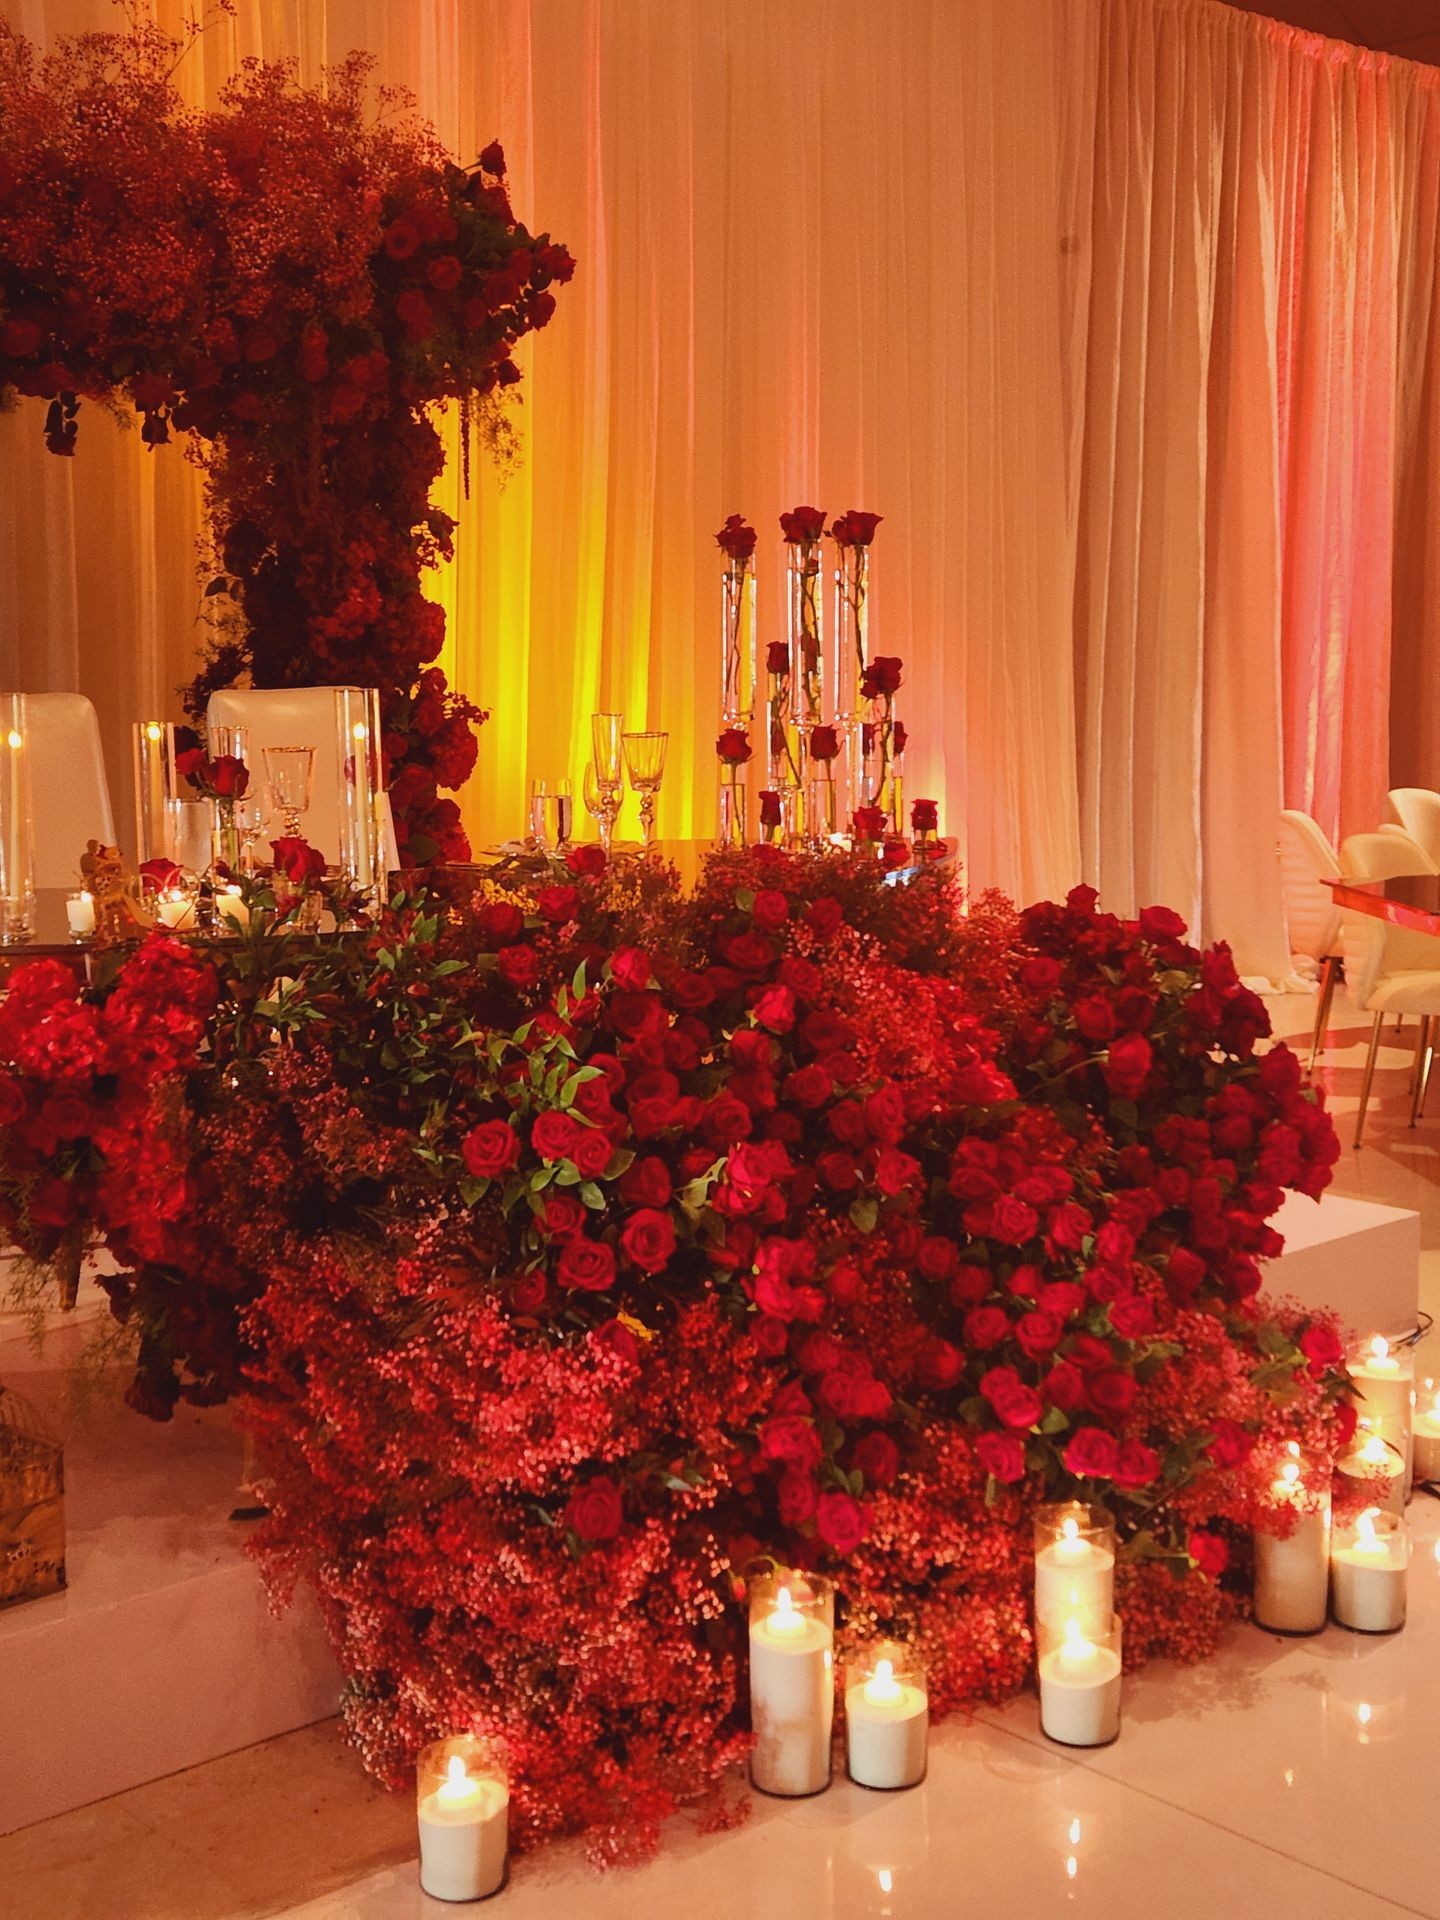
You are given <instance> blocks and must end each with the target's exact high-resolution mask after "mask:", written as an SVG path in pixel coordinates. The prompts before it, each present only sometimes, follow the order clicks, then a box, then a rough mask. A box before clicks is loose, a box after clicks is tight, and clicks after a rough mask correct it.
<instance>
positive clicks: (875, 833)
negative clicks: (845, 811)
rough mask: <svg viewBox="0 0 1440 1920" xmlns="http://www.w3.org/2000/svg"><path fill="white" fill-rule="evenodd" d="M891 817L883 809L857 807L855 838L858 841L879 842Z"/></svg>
mask: <svg viewBox="0 0 1440 1920" xmlns="http://www.w3.org/2000/svg"><path fill="white" fill-rule="evenodd" d="M888 818H889V816H888V815H887V814H886V812H885V809H884V808H883V807H857V808H856V809H855V838H856V839H857V840H861V841H866V840H879V839H881V838H882V837H883V835H884V832H885V826H886V822H887V820H888Z"/></svg>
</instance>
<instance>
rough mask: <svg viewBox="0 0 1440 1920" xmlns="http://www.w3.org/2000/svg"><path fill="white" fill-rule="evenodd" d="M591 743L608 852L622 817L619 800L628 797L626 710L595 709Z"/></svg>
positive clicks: (602, 835) (603, 843)
mask: <svg viewBox="0 0 1440 1920" xmlns="http://www.w3.org/2000/svg"><path fill="white" fill-rule="evenodd" d="M590 747H591V751H592V753H593V755H594V768H595V780H596V787H597V791H598V793H599V797H600V800H601V802H602V806H603V811H602V812H601V813H600V814H599V815H597V818H598V819H599V822H600V844H601V846H602V847H603V848H604V849H605V852H606V853H607V854H608V853H609V852H610V843H611V841H612V840H613V839H614V837H615V822H616V821H617V820H618V819H619V818H620V803H621V801H622V800H623V799H624V798H625V716H624V714H623V713H592V714H591V716H590Z"/></svg>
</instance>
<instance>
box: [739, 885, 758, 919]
mask: <svg viewBox="0 0 1440 1920" xmlns="http://www.w3.org/2000/svg"><path fill="white" fill-rule="evenodd" d="M735 904H736V906H737V907H738V908H739V909H740V911H741V913H753V912H754V911H755V889H754V888H753V887H737V888H736V889H735Z"/></svg>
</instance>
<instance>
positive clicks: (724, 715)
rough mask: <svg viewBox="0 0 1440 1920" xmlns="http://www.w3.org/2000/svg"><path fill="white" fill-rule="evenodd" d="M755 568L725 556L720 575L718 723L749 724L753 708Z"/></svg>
mask: <svg viewBox="0 0 1440 1920" xmlns="http://www.w3.org/2000/svg"><path fill="white" fill-rule="evenodd" d="M756 684H757V677H756V657H755V570H754V568H753V567H752V565H751V564H750V561H749V560H748V559H739V558H736V557H734V556H727V558H726V561H725V571H724V573H723V574H722V575H721V576H720V724H721V726H722V727H748V726H749V724H750V721H751V719H752V717H753V715H754V711H755V688H756Z"/></svg>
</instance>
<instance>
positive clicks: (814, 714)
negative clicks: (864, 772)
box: [780, 507, 825, 839]
mask: <svg viewBox="0 0 1440 1920" xmlns="http://www.w3.org/2000/svg"><path fill="white" fill-rule="evenodd" d="M780 530H781V532H782V533H783V534H784V536H785V625H786V642H787V645H788V647H789V652H790V721H791V724H792V727H793V730H794V732H793V745H794V751H795V758H796V763H797V768H798V772H799V779H798V781H797V783H796V784H797V787H798V789H799V791H800V793H801V794H802V795H806V796H808V781H807V777H806V772H805V763H806V743H807V742H808V740H809V738H810V734H811V731H812V729H814V728H815V727H818V726H820V725H821V724H822V723H823V721H824V719H825V663H824V657H823V653H824V649H823V642H822V631H823V600H824V588H823V584H822V579H821V567H820V542H821V539H822V537H823V535H824V532H825V515H824V513H823V512H822V511H821V509H820V508H819V507H795V508H792V510H791V511H790V512H789V513H782V514H781V516H780ZM801 825H802V830H803V832H804V835H805V837H806V838H807V839H809V838H810V837H811V834H810V827H809V824H808V822H802V823H801Z"/></svg>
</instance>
